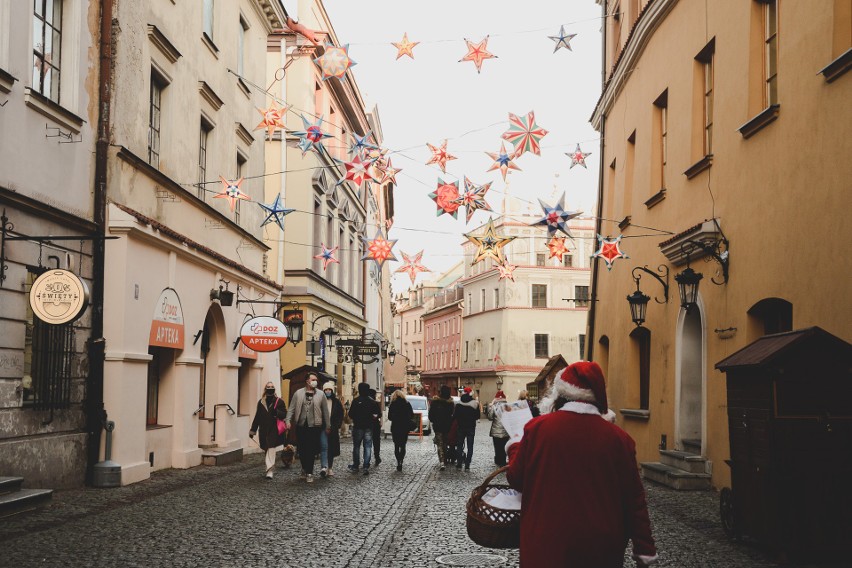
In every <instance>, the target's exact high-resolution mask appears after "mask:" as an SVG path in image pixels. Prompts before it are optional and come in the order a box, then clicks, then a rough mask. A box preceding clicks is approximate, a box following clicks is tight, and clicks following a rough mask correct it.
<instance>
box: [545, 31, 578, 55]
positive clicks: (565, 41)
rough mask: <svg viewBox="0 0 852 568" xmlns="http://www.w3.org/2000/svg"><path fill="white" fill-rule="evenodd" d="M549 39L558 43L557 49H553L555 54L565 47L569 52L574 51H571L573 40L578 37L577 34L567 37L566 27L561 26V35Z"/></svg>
mask: <svg viewBox="0 0 852 568" xmlns="http://www.w3.org/2000/svg"><path fill="white" fill-rule="evenodd" d="M547 37H549V38H550V39H552V40H553V41H555V42H556V47H554V48H553V53H556V52H557V51H559V50H560V49H562V48H563V47H564V48H565V49H567V50H568V51H574V50H573V49H571V40H572V39H574V38H575V37H577V34H568V35H565V26H559V35H555V36H547Z"/></svg>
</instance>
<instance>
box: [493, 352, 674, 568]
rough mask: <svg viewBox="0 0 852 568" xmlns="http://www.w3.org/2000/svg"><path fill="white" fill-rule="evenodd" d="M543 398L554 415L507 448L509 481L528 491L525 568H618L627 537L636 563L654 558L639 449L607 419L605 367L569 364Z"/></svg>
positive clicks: (522, 557)
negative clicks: (555, 530) (637, 453)
mask: <svg viewBox="0 0 852 568" xmlns="http://www.w3.org/2000/svg"><path fill="white" fill-rule="evenodd" d="M545 402H548V404H547V405H545V404H544V403H545ZM542 403H543V404H542V406H543V407H544V406H547V407H549V408H552V409H553V412H551V413H549V414H543V415H542V416H540V417H538V418H533V419H532V420H531V421H530V422H528V423H527V424H526V426H525V427H524V435H523V437H522V438H521V440H520V441H519V442H513V443H510V444H509V448H508V453H509V471H508V475H507V477H508V479H509V484H510V485H511V486H512V487H513V488H514V489H517V490H518V491H520V492H521V493H522V495H523V497H522V502H521V549H520V561H521V562H520V563H521V566H530V567H533V566H534V567H536V568H549V567H552V568H562V567H564V566H595V567H597V568H615V567H619V568H620V567H621V566H622V564H623V562H624V551H625V548H626V546H627V541H628V540H632V541H633V558H634V559H635V560H636V563H637V565H638V566H640V567H643V566H648V565H650V564H652V563H654V562H655V561H656V560H657V551H656V547H655V545H654V539H653V537H652V536H651V522H650V520H649V518H648V507H647V504H646V502H645V491H644V488H643V487H642V481H641V479H640V478H639V468H638V466H637V464H636V446H635V444H634V442H633V439H632V438H630V436H629V435H628V434H627V433H626V432H624V431H623V430H622V429H621V428H619V427H618V426H616V425H614V424H612V423H610V422H609V421H607V420H602V419H601V417H602V415H604V414H606V412H607V410H608V408H607V398H606V386H605V384H604V376H603V372H602V371H601V368H600V367H599V366H598V364H597V363H594V362H588V361H580V362H577V363H574V364H573V365H570V366H569V367H567V368H566V369H565V370H563V371H562V372H561V373H560V374H559V375H557V377H556V379H555V380H554V381H553V386H552V387H551V392H550V393H549V394H548V395H547V396H546V397H545V400H543V401H542ZM553 527H559V538H553V533H552V530H553Z"/></svg>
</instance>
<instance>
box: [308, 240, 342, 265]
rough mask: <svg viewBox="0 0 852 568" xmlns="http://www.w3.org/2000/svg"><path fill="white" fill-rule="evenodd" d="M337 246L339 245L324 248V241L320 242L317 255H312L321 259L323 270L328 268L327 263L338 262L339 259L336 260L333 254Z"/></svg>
mask: <svg viewBox="0 0 852 568" xmlns="http://www.w3.org/2000/svg"><path fill="white" fill-rule="evenodd" d="M338 248H340V247H334V248H326V246H325V243H321V250H322V252H321V253H319V254H317V255H314V258H318V259H319V260H321V261H322V269H323V271H325V270H326V269H327V268H328V265H329V264H331V263H332V262H336V263H337V264H340V261H339V260H337V258H336V257H335V256H334V253H335V252H336V251H337V249H338Z"/></svg>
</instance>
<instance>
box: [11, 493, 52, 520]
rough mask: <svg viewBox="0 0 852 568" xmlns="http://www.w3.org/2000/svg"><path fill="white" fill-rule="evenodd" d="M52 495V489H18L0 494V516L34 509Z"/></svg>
mask: <svg viewBox="0 0 852 568" xmlns="http://www.w3.org/2000/svg"><path fill="white" fill-rule="evenodd" d="M52 495H53V490H52V489H20V490H18V491H15V492H14V493H7V494H6V495H0V517H8V516H10V515H14V514H16V513H21V512H23V511H29V510H31V509H35V508H36V507H38V506H39V505H42V504H44V502H45V501H47V500H49V499H50V498H51V496H52Z"/></svg>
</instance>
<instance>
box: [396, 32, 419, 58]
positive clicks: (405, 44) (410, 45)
mask: <svg viewBox="0 0 852 568" xmlns="http://www.w3.org/2000/svg"><path fill="white" fill-rule="evenodd" d="M419 43H420V42H419V41H408V32H406V33H404V34H402V41H401V42H399V43H391V45H392V46H394V47H395V48H396V50H397V52H396V58H397V60H398V59H399V58H400V57H402V56H403V55H407V56H409V57H410V58H411V59H414V46H416V45H417V44H419Z"/></svg>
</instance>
